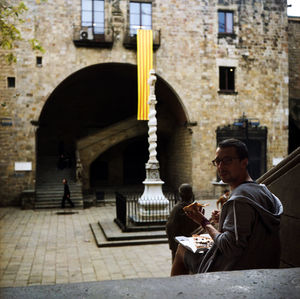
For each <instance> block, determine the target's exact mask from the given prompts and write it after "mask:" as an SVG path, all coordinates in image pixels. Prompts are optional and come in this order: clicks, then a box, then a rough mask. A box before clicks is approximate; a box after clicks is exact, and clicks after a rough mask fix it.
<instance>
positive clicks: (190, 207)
mask: <svg viewBox="0 0 300 299" xmlns="http://www.w3.org/2000/svg"><path fill="white" fill-rule="evenodd" d="M207 206H209V204H208V203H206V204H201V203H199V202H193V203H191V204H190V205H188V206H185V207H183V210H184V211H185V212H188V211H193V210H195V209H198V208H199V207H201V208H204V207H207Z"/></svg>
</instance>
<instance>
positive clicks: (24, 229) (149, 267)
mask: <svg viewBox="0 0 300 299" xmlns="http://www.w3.org/2000/svg"><path fill="white" fill-rule="evenodd" d="M213 205H215V201H214V204H213ZM213 205H211V206H213ZM61 211H62V210H58V209H53V210H20V209H19V208H11V207H9V208H0V241H1V242H0V287H9V286H13V287H16V286H29V285H41V284H61V283H75V282H87V281H101V280H114V279H125V278H126V279H127V278H141V277H168V276H169V275H170V270H171V253H170V250H169V248H168V244H153V245H139V246H122V247H109V248H98V247H97V246H96V243H95V240H94V237H93V235H92V232H91V229H90V227H89V224H90V223H95V222H97V221H99V220H100V219H113V218H114V215H115V207H114V206H105V207H92V208H89V209H85V210H73V211H75V212H76V214H73V215H58V214H57V212H61ZM66 211H67V210H66ZM68 211H70V210H68Z"/></svg>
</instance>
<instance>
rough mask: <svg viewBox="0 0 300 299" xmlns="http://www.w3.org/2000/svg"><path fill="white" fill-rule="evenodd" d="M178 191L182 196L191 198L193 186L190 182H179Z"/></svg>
mask: <svg viewBox="0 0 300 299" xmlns="http://www.w3.org/2000/svg"><path fill="white" fill-rule="evenodd" d="M178 191H179V194H180V196H182V197H184V198H192V197H193V195H194V193H193V187H192V186H191V185H190V184H181V185H180V186H179V189H178Z"/></svg>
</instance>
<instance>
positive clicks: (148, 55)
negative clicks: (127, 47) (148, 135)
mask: <svg viewBox="0 0 300 299" xmlns="http://www.w3.org/2000/svg"><path fill="white" fill-rule="evenodd" d="M137 68H138V69H137V71H138V113H137V119H138V120H148V119H149V117H148V114H149V105H148V97H149V92H150V87H149V84H148V78H149V72H150V70H151V69H152V68H153V37H152V30H144V29H138V30H137Z"/></svg>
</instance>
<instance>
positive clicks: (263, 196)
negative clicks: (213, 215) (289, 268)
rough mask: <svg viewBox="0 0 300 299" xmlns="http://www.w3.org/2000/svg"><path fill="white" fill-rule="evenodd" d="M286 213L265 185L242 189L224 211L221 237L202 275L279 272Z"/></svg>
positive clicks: (204, 262) (205, 261)
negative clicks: (213, 272) (273, 270)
mask: <svg viewBox="0 0 300 299" xmlns="http://www.w3.org/2000/svg"><path fill="white" fill-rule="evenodd" d="M282 212H283V208H282V204H281V202H280V200H279V199H278V198H277V197H276V196H275V195H274V194H272V193H271V192H270V191H269V190H268V188H267V187H266V186H265V185H262V184H257V183H255V182H245V183H243V184H241V185H239V186H238V187H237V188H235V189H234V190H233V192H232V194H231V196H230V198H229V200H228V201H227V202H226V203H225V204H224V206H223V208H222V212H221V215H220V221H219V228H220V231H221V233H220V234H218V235H217V236H216V237H215V239H214V245H213V247H212V248H211V249H210V250H209V251H208V252H207V254H206V255H205V256H204V258H203V260H202V262H201V265H200V267H199V271H198V272H199V273H202V272H211V271H228V270H244V269H263V268H278V267H279V259H280V240H279V226H280V215H281V214H282Z"/></svg>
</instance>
